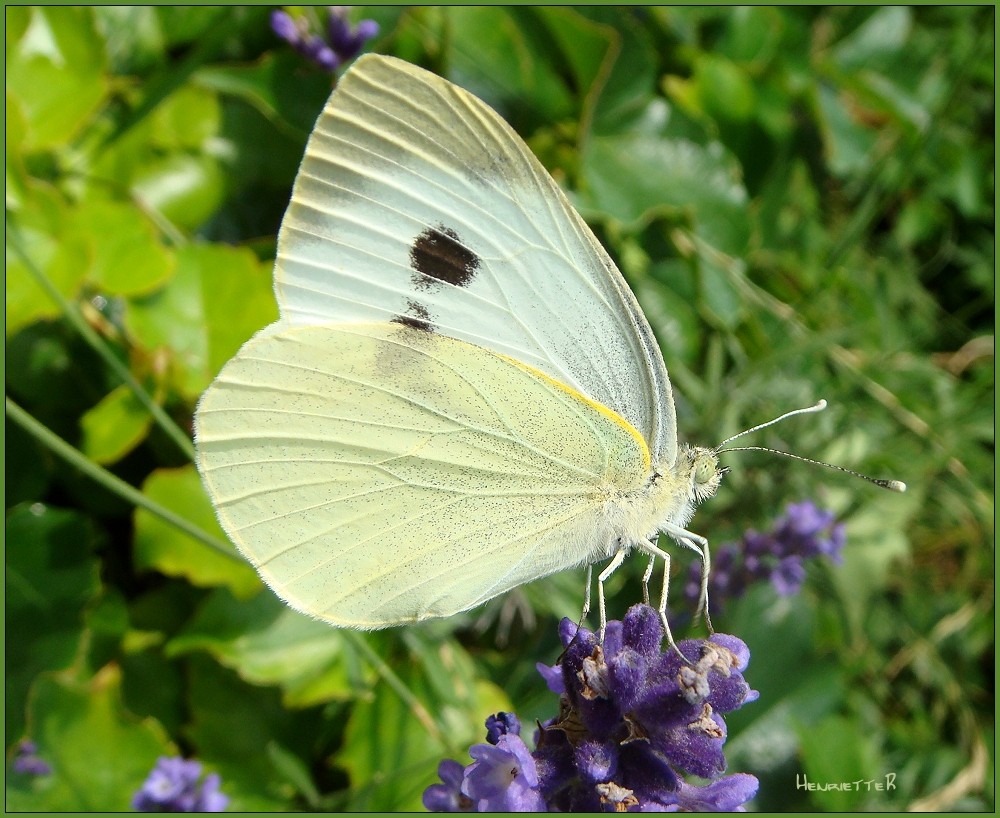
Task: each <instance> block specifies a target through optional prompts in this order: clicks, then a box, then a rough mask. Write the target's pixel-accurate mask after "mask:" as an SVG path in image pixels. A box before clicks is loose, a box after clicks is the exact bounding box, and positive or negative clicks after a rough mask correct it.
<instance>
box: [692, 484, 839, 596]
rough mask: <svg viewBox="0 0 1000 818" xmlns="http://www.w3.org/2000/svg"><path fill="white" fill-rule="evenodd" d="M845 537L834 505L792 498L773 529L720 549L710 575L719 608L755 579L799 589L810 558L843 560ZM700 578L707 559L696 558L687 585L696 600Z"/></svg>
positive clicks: (783, 589)
mask: <svg viewBox="0 0 1000 818" xmlns="http://www.w3.org/2000/svg"><path fill="white" fill-rule="evenodd" d="M845 541H846V532H845V529H844V524H843V523H836V522H835V515H834V513H833V512H832V511H826V510H823V509H820V508H818V507H817V506H816V505H815V504H813V503H811V502H809V501H808V500H806V501H804V502H801V503H790V504H789V506H788V508H787V509H786V510H785V516H784V517H782V518H780V519H779V520H777V521H775V524H774V527H773V529H772V530H771V531H770V532H768V533H763V534H762V533H760V532H757V531H747V532H746V533H745V534H744V535H743V542H742V543H740V544H736V543H725V544H723V545H721V546H720V547H719V548H717V549H716V550H715V555H714V559H713V568H712V575H711V576H710V577H709V598H710V599H711V600H712V601H713V603H714V610H716V611H717V610H719V608H720V607H721V603H723V602H724V601H725V600H727V599H736V598H737V597H739V596H742V594H743V593H744V591H745V590H746V588H747V587H748V586H749V585H750V584H751V583H754V582H757V581H760V580H765V579H766V580H768V581H769V582H770V583H771V584H772V585H773V586H774V589H775V590H776V591H777V592H778V594H780V595H781V596H791V595H792V594H797V593H798V592H799V591H800V590H801V588H802V584H803V583H804V582H805V578H806V561H807V560H810V559H816V558H818V557H827V558H828V559H830V560H831V561H833V562H834V563H837V564H839V563H840V562H842V561H843V553H842V552H843V548H844V543H845ZM700 578H701V565H700V564H697V563H696V564H694V565H692V566H691V570H690V574H689V575H688V581H687V584H686V585H685V587H684V594H685V596H686V597H687V599H688V601H689V602H690V603H691V604H692V605H695V604H697V601H698V597H699V594H700V590H701V587H700V584H699V582H700Z"/></svg>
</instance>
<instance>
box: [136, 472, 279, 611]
mask: <svg viewBox="0 0 1000 818" xmlns="http://www.w3.org/2000/svg"><path fill="white" fill-rule="evenodd" d="M142 492H143V494H145V495H146V496H147V497H149V498H150V499H151V500H154V501H155V502H157V503H160V504H161V505H163V506H165V507H166V508H169V509H170V510H171V511H174V512H176V513H177V514H180V515H182V516H184V517H185V518H187V519H188V520H190V521H191V522H193V523H195V524H197V525H199V526H200V527H201V528H202V529H204V530H205V531H207V532H209V533H210V534H214V535H215V536H217V537H218V538H219V539H220V540H222V541H223V542H226V541H227V538H226V535H225V534H224V533H223V532H222V529H221V528H219V524H218V522H216V519H215V513H214V511H213V510H212V504H211V503H210V502H209V500H208V496H207V495H206V494H205V491H204V489H203V488H202V485H201V480H200V479H199V477H198V472H197V471H195V468H194V466H184V467H182V468H179V469H157V470H156V471H154V472H153V473H152V474H151V475H150V476H149V477H148V478H147V479H146V481H145V482H144V483H143V485H142ZM135 563H136V567H137V568H141V569H155V570H157V571H159V572H160V573H162V574H166V575H167V576H171V577H185V578H186V579H187V580H188V581H189V582H191V583H192V584H193V585H198V586H200V587H213V586H217V585H221V586H224V587H226V588H229V589H230V590H231V591H232V592H233V593H234V594H236V596H238V597H240V598H247V597H250V596H252V595H253V594H254V593H256V592H257V591H258V590H259V589H260V581H259V580H258V579H257V574H256V573H255V572H254V570H253V568H251V567H250V565H249V564H248V563H246V562H244V561H243V558H242V557H240V556H238V555H237V553H236V549H235V548H233V556H232V557H227V556H225V555H223V554H220V553H218V552H217V551H215V550H213V549H211V548H209V547H208V546H206V545H205V544H204V543H201V542H198V541H197V540H193V539H191V538H190V537H189V536H187V534H184V533H183V532H181V531H178V530H177V529H176V528H174V527H173V526H171V525H170V524H169V523H166V522H164V521H163V520H161V519H160V518H159V517H156V516H154V515H153V514H150V513H149V512H148V511H146V510H145V509H142V508H139V509H136V512H135Z"/></svg>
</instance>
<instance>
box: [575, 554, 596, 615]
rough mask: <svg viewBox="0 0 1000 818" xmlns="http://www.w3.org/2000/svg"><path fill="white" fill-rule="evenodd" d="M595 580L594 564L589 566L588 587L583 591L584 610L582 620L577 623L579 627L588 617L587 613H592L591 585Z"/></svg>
mask: <svg viewBox="0 0 1000 818" xmlns="http://www.w3.org/2000/svg"><path fill="white" fill-rule="evenodd" d="M593 580H594V566H593V565H588V566H587V580H586V582H587V589H586V590H585V591H584V592H583V612H582V613H581V614H580V621H579V622H578V623H577V627H578V628H579V627H580V625H582V624H583V620H585V619H586V618H587V614H589V613H590V585H591V583H592V582H593Z"/></svg>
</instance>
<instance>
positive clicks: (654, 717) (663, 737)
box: [424, 605, 758, 812]
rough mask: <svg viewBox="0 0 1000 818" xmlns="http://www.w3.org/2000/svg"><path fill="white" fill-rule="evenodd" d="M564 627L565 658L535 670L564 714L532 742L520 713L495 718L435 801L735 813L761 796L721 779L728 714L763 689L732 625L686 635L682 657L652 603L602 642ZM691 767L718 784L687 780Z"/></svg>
mask: <svg viewBox="0 0 1000 818" xmlns="http://www.w3.org/2000/svg"><path fill="white" fill-rule="evenodd" d="M559 633H560V638H561V639H562V643H563V645H564V646H565V647H566V650H565V652H564V653H563V656H562V658H561V660H560V661H559V662H558V663H557V664H556V665H555V666H554V667H551V668H550V667H547V666H545V665H539V668H538V669H539V671H540V672H541V674H542V676H543V678H544V679H545V681H546V683H547V684H548V686H549V688H550V689H551V690H552V691H553V692H555V693H558V694H559V715H558V716H557V717H556V718H553V719H550V720H548V721H547V722H545V723H544V724H541V725H540V726H539V729H538V730H537V731H536V732H535V750H534V751H533V752H529V751H528V748H527V746H526V745H525V744H524V742H523V741H522V739H521V738H520V735H519V732H520V722H519V721H518V720H517V718H516V717H515V716H513V715H512V714H508V713H499V714H497V715H496V716H491V717H490V718H489V719H488V720H487V722H486V725H487V741H488V742H490V743H489V744H485V745H484V744H477V745H475V746H474V747H473V748H472V749H471V750H470V754H471V755H472V757H473V758H474V759H475V761H474V762H473V763H472V764H470V765H469V766H467V767H465V768H464V769H463V768H461V766H460V765H459V764H458V762H455V761H450V762H445V763H442V765H441V767H440V768H439V773H440V775H441V779H442V781H444V784H435V785H432V786H431V787H429V788H428V789H427V791H426V792H425V793H424V805H425V806H426V807H427V808H428V809H430V810H437V811H449V812H450V811H456V812H457V811H473V810H474V811H479V812H483V811H487V810H506V811H528V810H534V811H538V810H546V811H550V812H577V811H611V812H624V811H636V810H638V811H675V810H725V811H731V810H737V809H740V808H742V805H743V804H745V803H746V802H747V801H748V800H750V799H751V798H752V797H753V796H754V795H755V794H756V792H757V779H756V778H754V777H753V776H751V775H743V774H737V775H730V776H722V773H723V772H724V771H725V769H726V761H725V758H724V757H723V754H722V745H723V744H724V742H725V740H726V725H725V722H724V721H723V719H722V715H721V714H723V713H728V712H730V711H732V710H735V709H737V708H739V707H741V706H742V705H744V704H746V703H748V702H752V701H754V700H755V699H756V698H757V695H758V694H757V692H756V691H754V690H751V689H750V686H749V685H748V684H747V683H746V681H745V680H744V679H743V671H744V670H745V669H746V667H747V663H748V662H749V660H750V652H749V650H748V649H747V647H746V645H745V644H743V642H741V641H740V640H739V639H737V638H736V637H734V636H726V635H723V634H716V635H714V636H712V637H711V638H710V639H708V640H705V641H701V640H686V641H683V642H681V643H679V645H678V649H679V650H680V652H681V653H682V654H683V655H684V657H685V658H686V659H687V662H685V661H684V660H682V659H681V657H680V656H679V655H678V654H677V652H676V651H674V650H672V649H667V650H666V651H662V650H661V647H660V644H661V641H662V639H663V628H662V625H661V624H660V617H659V614H658V613H657V612H656V611H655V610H653V609H652V608H650V607H649V606H647V605H636V606H634V607H632V608H631V609H630V610H629V612H628V613H627V614H626V616H625V618H624V620H623V621H621V622H617V621H614V622H609V623H608V626H607V630H606V632H605V638H604V642H603V644H602V643H600V642H599V641H598V639H597V636H596V635H595V634H593V633H592V632H590V631H589V630H586V629H583V628H580V629H577V626H576V625H575V623H573V622H571V621H570V620H568V619H564V620H563V621H562V623H561V624H560V628H559ZM446 765H447V766H446ZM685 775H694V776H698V777H699V778H703V779H709V783H708V784H706V785H704V786H697V785H694V784H690V783H688V782H687V781H686V780H685V779H684V776H685ZM462 795H465V796H466V799H465V800H463V799H462V798H461V796H462Z"/></svg>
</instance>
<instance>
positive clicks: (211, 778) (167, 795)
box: [132, 756, 229, 812]
mask: <svg viewBox="0 0 1000 818" xmlns="http://www.w3.org/2000/svg"><path fill="white" fill-rule="evenodd" d="M199 778H201V764H199V763H198V762H197V761H192V760H188V759H184V758H179V757H172V758H171V757H167V756H161V757H160V758H159V759H158V760H157V762H156V766H155V767H154V768H153V771H152V772H151V773H150V774H149V777H148V778H147V779H146V781H145V782H144V783H143V785H142V787H141V788H140V789H139V790H138V792H136V794H135V795H134V796H133V797H132V808H133V809H134V810H136V811H137V812H222V811H223V810H224V809H225V808H226V806H227V805H228V804H229V797H228V796H226V795H223V794H222V793H221V792H220V791H219V786H220V783H221V781H220V779H219V776H218V775H216V774H214V773H212V774H210V775H207V776H205V780H204V781H203V782H202V783H201V784H200V786H199V783H198V779H199Z"/></svg>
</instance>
